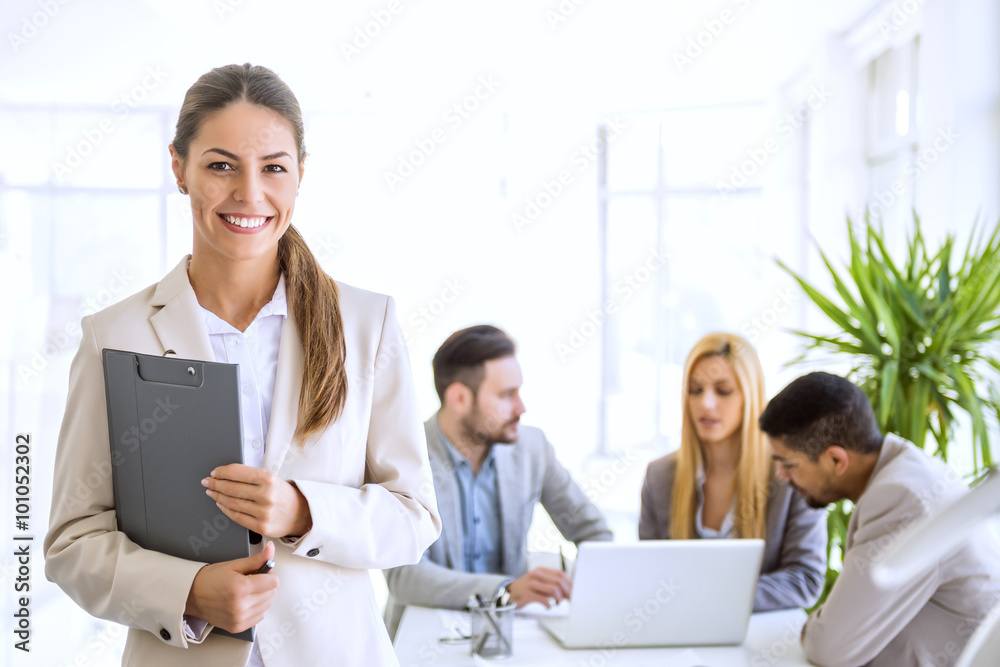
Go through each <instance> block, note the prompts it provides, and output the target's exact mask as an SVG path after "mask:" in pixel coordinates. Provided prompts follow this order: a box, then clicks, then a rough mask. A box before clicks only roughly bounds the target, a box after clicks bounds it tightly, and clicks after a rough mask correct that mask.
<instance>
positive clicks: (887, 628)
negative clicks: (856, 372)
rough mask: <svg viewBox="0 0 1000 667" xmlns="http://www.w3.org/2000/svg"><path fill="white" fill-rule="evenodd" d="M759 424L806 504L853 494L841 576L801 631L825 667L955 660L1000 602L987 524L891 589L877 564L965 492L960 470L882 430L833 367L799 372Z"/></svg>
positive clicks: (998, 559)
mask: <svg viewBox="0 0 1000 667" xmlns="http://www.w3.org/2000/svg"><path fill="white" fill-rule="evenodd" d="M760 426H761V429H762V430H763V431H764V432H765V433H766V434H767V435H768V436H769V438H770V440H771V446H772V447H773V449H774V459H775V460H776V461H777V462H778V474H779V475H780V476H781V477H783V478H785V479H787V480H788V481H789V483H790V484H791V485H792V486H793V487H795V488H796V489H797V490H798V491H799V492H800V493H801V494H802V495H803V496H804V497H805V499H806V501H807V502H808V503H809V504H810V505H812V506H813V507H823V506H825V505H827V504H829V503H832V502H835V501H837V500H840V499H841V498H847V499H849V500H850V501H851V502H853V503H854V513H853V515H852V516H851V522H850V525H849V526H848V529H847V541H846V549H845V552H844V563H843V569H842V571H841V574H840V577H839V578H838V579H837V582H836V583H835V584H834V586H833V589H832V590H831V591H830V596H829V597H828V598H827V600H826V603H825V604H824V605H823V606H822V607H820V608H819V609H818V610H817V611H815V612H813V614H812V615H810V616H809V618H808V620H807V621H806V624H805V627H804V628H803V630H802V645H803V648H804V649H805V653H806V656H808V658H809V659H810V660H811V661H812V662H814V663H816V664H818V665H824V666H826V667H835V666H839V665H843V666H844V667H855V666H856V665H872V666H882V665H885V666H889V665H891V666H893V667H895V666H897V665H953V664H955V661H956V660H957V658H958V656H959V655H960V654H961V652H962V649H963V647H964V646H965V644H966V642H968V640H969V637H970V636H971V635H972V633H973V632H974V631H975V629H976V627H977V626H978V625H979V623H980V622H981V621H982V620H983V619H984V618H985V617H986V616H987V614H988V613H989V612H990V610H991V609H992V608H993V607H994V606H996V605H997V603H998V602H1000V540H998V538H997V535H996V533H995V532H994V531H993V530H992V529H986V530H983V531H982V532H980V533H979V534H977V535H975V536H974V537H972V538H971V539H969V540H968V541H967V542H965V543H964V544H963V545H962V546H960V547H959V548H958V549H957V550H955V551H954V552H952V553H951V554H949V555H948V556H947V557H945V558H942V559H940V560H939V561H937V562H936V563H934V565H933V566H932V567H930V568H929V569H927V571H926V572H923V573H921V575H920V576H918V577H914V578H913V579H912V580H911V581H909V582H907V583H905V584H903V585H900V586H898V587H896V588H893V589H889V590H880V589H879V588H878V586H877V585H876V583H875V581H874V579H873V577H872V569H873V568H872V563H873V562H874V561H875V559H876V558H877V557H878V555H879V554H881V553H883V552H884V551H885V550H886V549H887V548H889V546H890V545H891V544H892V543H893V542H895V540H896V539H898V537H899V535H900V534H901V533H902V532H903V531H904V530H905V529H906V528H907V527H908V526H910V525H911V524H913V523H915V522H917V521H919V520H921V519H923V518H924V517H926V516H928V515H930V514H931V513H933V512H935V511H936V510H938V509H939V508H941V507H943V506H946V505H948V504H950V502H952V501H953V500H954V499H956V498H957V497H959V496H961V495H962V494H963V493H966V492H967V487H966V486H965V484H963V483H962V481H961V479H960V478H959V476H958V475H957V474H955V473H954V472H953V471H952V470H951V469H950V468H949V467H948V466H947V465H945V464H944V463H943V462H941V461H939V460H937V459H934V458H932V457H930V456H928V455H927V454H925V453H924V452H922V451H921V450H919V449H918V448H917V447H915V446H914V445H913V444H912V443H909V442H907V441H906V440H903V439H902V438H900V437H898V436H895V435H892V434H887V435H886V436H885V437H883V436H882V434H881V433H880V431H879V428H878V425H877V423H876V422H875V416H874V414H873V412H872V407H871V403H869V401H868V398H867V397H866V396H865V395H864V393H863V392H862V391H861V390H860V389H858V388H857V387H855V386H854V385H853V384H851V383H850V382H848V381H847V380H845V379H844V378H841V377H837V376H836V375H830V374H828V373H810V374H809V375H805V376H803V377H800V378H798V379H797V380H795V381H794V382H792V383H791V384H790V385H788V386H787V387H785V389H783V390H782V391H781V392H780V393H779V394H778V395H777V396H775V397H774V398H773V399H771V402H770V403H769V404H768V406H767V408H766V409H765V410H764V412H763V414H762V415H761V417H760Z"/></svg>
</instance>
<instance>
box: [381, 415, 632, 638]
mask: <svg viewBox="0 0 1000 667" xmlns="http://www.w3.org/2000/svg"><path fill="white" fill-rule="evenodd" d="M436 420H437V415H436V414H435V415H433V416H432V417H431V418H430V419H428V420H427V421H426V422H425V423H424V430H425V432H426V433H427V451H428V454H429V457H430V462H431V470H432V472H433V475H434V491H435V494H436V495H437V501H438V510H439V512H440V514H441V522H442V524H443V526H442V530H441V536H440V537H439V538H438V539H437V541H436V542H434V543H433V544H432V545H431V546H430V548H429V549H427V551H426V552H425V553H424V555H423V558H421V559H420V562H419V563H416V564H414V565H404V566H402V567H397V568H393V569H391V570H385V578H386V582H387V583H388V585H389V593H390V595H389V601H388V604H387V606H386V614H385V620H386V626H387V627H388V629H389V635H390V636H393V635H394V634H395V630H396V626H397V625H398V623H399V618H400V617H401V616H402V613H403V608H404V606H405V605H408V604H416V605H421V606H425V607H449V608H452V609H464V608H465V606H466V604H467V602H468V600H469V596H470V595H473V594H475V593H478V594H480V595H482V596H483V597H489V596H492V595H493V594H494V593H495V592H496V590H497V589H498V588H499V587H500V585H501V584H502V583H504V582H506V581H510V580H511V579H513V578H517V577H519V576H521V575H522V574H524V573H525V572H527V570H528V565H527V552H528V527H529V526H530V525H531V517H532V514H533V513H534V511H535V505H537V504H538V503H539V502H540V503H541V504H542V507H544V508H545V511H546V512H548V514H549V516H550V517H551V518H552V522H553V523H554V524H555V525H556V528H558V529H559V532H560V533H562V535H563V537H565V538H566V539H567V540H570V541H571V542H574V543H576V544H579V543H580V542H585V541H587V540H602V541H609V540H611V539H612V534H611V530H610V529H609V528H608V524H607V523H606V522H605V520H604V517H603V516H602V515H601V512H600V510H598V509H597V507H595V506H594V504H593V503H592V502H590V500H589V499H588V498H587V496H586V494H585V493H584V492H583V490H582V489H581V488H580V487H579V486H578V485H577V483H576V482H574V481H573V479H572V478H571V477H570V474H569V472H568V471H567V470H566V468H564V467H563V466H562V465H561V464H560V463H559V461H557V460H556V454H555V450H554V449H553V447H552V445H551V444H550V443H549V441H548V440H547V439H546V438H545V435H544V434H543V433H542V432H541V431H540V430H539V429H537V428H533V427H531V426H524V425H522V426H521V427H520V429H519V430H520V436H519V437H518V439H517V442H515V443H513V444H510V445H505V444H497V445H494V446H493V455H494V462H495V465H496V473H497V494H498V496H499V498H500V520H501V530H502V535H501V548H502V549H503V557H502V569H503V571H502V572H498V573H496V574H472V573H468V572H464V571H461V569H462V567H463V566H462V543H463V540H464V534H463V529H462V506H461V501H460V500H459V489H458V482H457V478H456V476H455V469H454V467H453V466H452V464H451V459H450V458H449V457H448V454H447V451H446V450H445V446H446V445H445V443H444V442H443V441H442V439H441V436H440V431H439V430H438V426H437V424H436V423H435V421H436ZM554 537H555V536H553V538H554Z"/></svg>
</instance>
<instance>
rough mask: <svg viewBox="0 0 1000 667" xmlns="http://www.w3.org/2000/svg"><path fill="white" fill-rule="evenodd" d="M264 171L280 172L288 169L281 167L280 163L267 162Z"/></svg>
mask: <svg viewBox="0 0 1000 667" xmlns="http://www.w3.org/2000/svg"><path fill="white" fill-rule="evenodd" d="M264 171H269V172H271V173H273V174H282V173H284V172H286V171H288V170H287V169H285V168H284V167H282V166H281V165H280V164H269V165H267V166H266V167H264Z"/></svg>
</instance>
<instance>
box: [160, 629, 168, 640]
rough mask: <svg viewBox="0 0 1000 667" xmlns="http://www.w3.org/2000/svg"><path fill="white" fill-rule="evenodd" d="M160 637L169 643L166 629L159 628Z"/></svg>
mask: <svg viewBox="0 0 1000 667" xmlns="http://www.w3.org/2000/svg"><path fill="white" fill-rule="evenodd" d="M160 636H161V637H163V641H167V642H168V641H170V633H169V632H167V629H166V628H160Z"/></svg>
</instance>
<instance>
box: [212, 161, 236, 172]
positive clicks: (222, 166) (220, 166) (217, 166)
mask: <svg viewBox="0 0 1000 667" xmlns="http://www.w3.org/2000/svg"><path fill="white" fill-rule="evenodd" d="M208 168H209V169H212V170H214V171H232V169H233V165H231V164H229V163H228V162H213V163H212V164H210V165H208Z"/></svg>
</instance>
